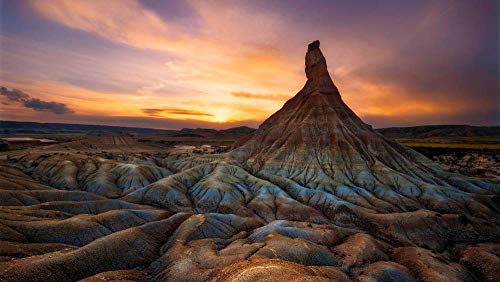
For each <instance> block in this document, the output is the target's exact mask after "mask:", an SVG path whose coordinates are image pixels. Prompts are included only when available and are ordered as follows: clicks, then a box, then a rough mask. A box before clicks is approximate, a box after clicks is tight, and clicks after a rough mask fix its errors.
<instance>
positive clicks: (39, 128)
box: [0, 121, 177, 134]
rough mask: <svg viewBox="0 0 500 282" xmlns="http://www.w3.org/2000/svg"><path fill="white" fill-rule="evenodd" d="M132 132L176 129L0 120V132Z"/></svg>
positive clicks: (166, 132) (162, 131)
mask: <svg viewBox="0 0 500 282" xmlns="http://www.w3.org/2000/svg"><path fill="white" fill-rule="evenodd" d="M117 132H125V133H130V134H172V133H175V132H177V131H176V130H162V129H153V128H140V127H123V126H109V125H93V124H69V123H39V122H21V121H0V134H54V133H75V134H77V133H84V134H89V133H91V134H98V133H117Z"/></svg>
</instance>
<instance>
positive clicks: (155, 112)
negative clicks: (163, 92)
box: [142, 108, 213, 117]
mask: <svg viewBox="0 0 500 282" xmlns="http://www.w3.org/2000/svg"><path fill="white" fill-rule="evenodd" d="M142 111H143V112H144V113H146V114H148V115H151V116H161V114H162V113H166V114H173V115H186V116H209V117H211V116H213V115H212V114H209V113H203V112H197V111H191V110H186V109H177V108H161V109H142Z"/></svg>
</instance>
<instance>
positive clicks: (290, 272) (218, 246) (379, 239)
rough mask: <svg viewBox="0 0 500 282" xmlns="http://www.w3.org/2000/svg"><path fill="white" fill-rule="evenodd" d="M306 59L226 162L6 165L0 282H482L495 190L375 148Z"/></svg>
mask: <svg viewBox="0 0 500 282" xmlns="http://www.w3.org/2000/svg"><path fill="white" fill-rule="evenodd" d="M319 47H320V44H319V42H318V41H315V42H313V43H311V44H310V45H309V47H308V51H307V54H306V62H305V72H306V76H307V82H306V84H305V86H304V88H303V89H302V90H301V91H300V92H299V93H298V94H297V95H296V96H295V97H293V98H292V99H290V100H289V101H287V102H286V103H285V105H284V106H283V108H282V109H280V110H279V111H278V112H276V113H275V114H273V115H272V116H271V117H270V118H268V119H267V120H266V121H265V122H264V123H263V124H262V125H261V126H260V127H259V129H258V130H257V131H256V132H254V133H253V135H251V136H250V137H249V138H245V140H242V141H241V142H239V143H238V144H237V146H236V148H235V149H234V150H232V151H230V152H228V153H225V154H216V155H204V156H195V157H185V156H181V155H171V156H168V157H166V158H164V159H163V160H161V161H158V162H155V163H148V164H146V163H144V162H141V161H137V160H131V161H130V162H128V163H125V162H120V161H112V160H103V159H99V158H95V157H84V156H81V155H78V154H63V155H58V156H44V157H42V156H40V153H27V154H22V155H17V156H10V157H9V161H6V162H5V163H4V164H3V165H4V166H3V169H2V172H1V173H0V184H1V185H2V186H1V187H0V199H1V203H2V206H0V280H1V281H39V280H57V281H65V280H67V281H72V280H80V279H84V281H110V280H130V281H144V280H156V281H258V280H266V281H283V280H290V281H353V280H355V281H438V280H439V281H441V280H442V281H479V280H485V281H495V279H496V276H495V274H494V273H497V272H498V270H499V264H500V263H499V258H498V256H499V251H498V250H499V246H500V244H499V241H500V227H499V224H500V220H499V217H498V213H499V206H498V203H499V201H498V199H499V194H500V186H499V185H498V184H497V183H493V182H488V181H484V180H479V179H475V178H470V177H465V176H462V175H459V174H452V173H449V172H446V171H444V170H443V169H442V168H441V167H440V166H439V165H437V164H435V163H433V162H432V161H430V160H429V159H427V158H425V157H424V156H423V155H421V154H419V153H417V152H415V151H412V150H411V149H409V148H406V147H404V146H401V145H399V144H398V143H396V142H394V141H391V140H388V139H386V138H385V137H383V136H382V135H380V134H379V133H377V132H375V131H374V130H373V129H372V128H371V127H370V126H369V125H367V124H365V123H364V122H363V121H362V120H361V119H360V118H358V117H357V116H356V115H355V113H353V112H352V111H351V110H350V109H349V108H348V107H347V105H346V104H345V103H344V102H343V101H342V98H341V95H340V93H339V91H338V89H337V87H336V86H335V85H334V83H333V81H332V79H331V78H330V75H329V73H328V69H327V65H326V60H325V58H324V56H323V54H322V53H321V51H320V49H319ZM37 154H38V155H37Z"/></svg>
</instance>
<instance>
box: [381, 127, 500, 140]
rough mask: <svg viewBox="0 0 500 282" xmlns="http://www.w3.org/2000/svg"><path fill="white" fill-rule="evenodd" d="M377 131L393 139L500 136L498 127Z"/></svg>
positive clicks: (395, 128)
mask: <svg viewBox="0 0 500 282" xmlns="http://www.w3.org/2000/svg"><path fill="white" fill-rule="evenodd" d="M377 131H378V132H380V133H382V134H383V135H384V136H386V137H389V138H394V139H401V138H415V139H418V138H437V137H480V136H500V126H471V125H423V126H413V127H389V128H379V129H377Z"/></svg>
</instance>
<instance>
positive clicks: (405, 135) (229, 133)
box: [0, 121, 500, 139]
mask: <svg viewBox="0 0 500 282" xmlns="http://www.w3.org/2000/svg"><path fill="white" fill-rule="evenodd" d="M255 130H256V129H254V128H250V127H247V126H239V127H233V128H228V129H221V130H216V129H212V128H183V129H181V130H164V129H154V128H140V127H123V126H108V125H92V124H67V123H39V122H20V121H0V134H53V133H75V134H78V133H81V134H94V135H99V134H107V133H129V134H166V135H170V136H174V137H200V138H207V137H240V136H245V135H248V134H251V133H253V132H254V131H255ZM376 131H378V132H380V133H381V134H383V135H384V136H386V137H389V138H393V139H422V138H437V137H480V136H500V126H471V125H423V126H412V127H388V128H379V129H376Z"/></svg>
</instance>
